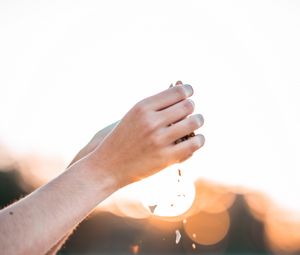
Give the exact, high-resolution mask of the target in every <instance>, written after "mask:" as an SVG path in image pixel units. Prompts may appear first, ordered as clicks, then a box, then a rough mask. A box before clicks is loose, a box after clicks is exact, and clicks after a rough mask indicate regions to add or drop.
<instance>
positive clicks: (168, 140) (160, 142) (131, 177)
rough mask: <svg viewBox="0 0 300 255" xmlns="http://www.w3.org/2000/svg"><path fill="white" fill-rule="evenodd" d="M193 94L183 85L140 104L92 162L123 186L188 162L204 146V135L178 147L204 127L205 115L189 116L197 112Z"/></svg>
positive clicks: (93, 154) (127, 115)
mask: <svg viewBox="0 0 300 255" xmlns="http://www.w3.org/2000/svg"><path fill="white" fill-rule="evenodd" d="M192 94H193V89H192V87H191V86H190V85H182V86H175V87H172V88H169V89H167V90H165V91H163V92H161V93H159V94H157V95H154V96H151V97H148V98H146V99H144V100H142V101H140V102H139V103H137V104H136V105H135V106H134V107H133V108H132V109H131V110H130V111H129V112H128V113H127V114H126V115H125V116H124V118H123V119H122V120H121V121H120V122H119V124H118V125H117V126H116V127H115V128H114V129H113V130H112V132H111V133H110V134H109V135H107V136H106V137H105V138H104V140H103V141H102V142H101V143H100V144H99V145H98V146H97V147H96V149H95V150H94V151H93V152H92V153H91V155H90V158H91V160H93V161H94V162H95V164H96V165H98V166H99V168H100V169H105V170H107V173H108V174H109V175H111V176H112V177H113V178H115V179H117V182H118V183H119V184H120V186H125V185H127V184H129V183H132V182H135V181H138V180H140V179H143V178H145V177H148V176H150V175H153V174H155V173H156V172H158V171H160V170H162V169H163V168H165V167H167V166H169V165H171V164H174V163H178V162H182V161H184V160H186V159H187V158H189V157H190V156H191V155H192V154H193V153H194V152H195V151H196V150H198V149H199V148H201V147H202V146H203V144H204V137H203V135H196V136H194V137H191V138H189V139H188V140H186V141H183V142H180V143H177V144H175V141H176V140H178V139H179V138H181V137H184V136H186V135H188V134H190V133H192V132H193V131H195V130H196V129H198V128H200V127H201V126H202V125H203V117H202V115H200V114H197V115H193V116H189V117H187V116H188V115H190V114H192V113H193V111H194V103H193V102H192V101H191V100H190V99H188V98H189V97H190V96H192ZM170 124H172V125H170ZM100 176H101V174H100Z"/></svg>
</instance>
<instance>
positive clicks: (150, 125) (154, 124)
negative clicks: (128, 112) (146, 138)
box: [141, 114, 159, 133]
mask: <svg viewBox="0 0 300 255" xmlns="http://www.w3.org/2000/svg"><path fill="white" fill-rule="evenodd" d="M141 121H142V128H143V129H144V130H145V131H146V132H147V133H148V132H153V131H155V130H157V129H158V127H159V123H158V121H157V120H156V119H155V118H153V117H152V116H151V115H150V114H145V115H144V116H143V118H142V119H141Z"/></svg>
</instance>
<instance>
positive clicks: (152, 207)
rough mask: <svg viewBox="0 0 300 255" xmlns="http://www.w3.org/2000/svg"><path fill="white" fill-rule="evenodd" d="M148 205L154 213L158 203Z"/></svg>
mask: <svg viewBox="0 0 300 255" xmlns="http://www.w3.org/2000/svg"><path fill="white" fill-rule="evenodd" d="M148 207H149V210H150V211H151V213H154V211H155V209H156V207H157V205H149V206H148Z"/></svg>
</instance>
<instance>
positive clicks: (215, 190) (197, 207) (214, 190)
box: [192, 180, 236, 213]
mask: <svg viewBox="0 0 300 255" xmlns="http://www.w3.org/2000/svg"><path fill="white" fill-rule="evenodd" d="M196 192H197V197H196V201H195V204H194V205H193V210H192V211H193V212H194V211H196V212H198V211H205V212H208V213H221V212H224V211H226V210H227V209H229V208H230V207H231V206H232V204H233V203H234V201H235V197H236V195H235V194H234V193H232V192H230V191H229V190H228V188H224V187H222V186H220V185H217V184H212V183H209V182H206V181H202V180H201V181H197V182H196Z"/></svg>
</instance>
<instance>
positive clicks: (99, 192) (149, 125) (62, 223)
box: [0, 86, 204, 254]
mask: <svg viewBox="0 0 300 255" xmlns="http://www.w3.org/2000/svg"><path fill="white" fill-rule="evenodd" d="M191 95H192V89H191V87H190V86H182V87H176V88H171V89H169V90H166V91H163V92H161V93H159V94H157V95H155V96H152V97H149V98H146V99H144V100H143V101H141V102H139V103H138V104H136V105H135V106H134V107H133V108H132V109H131V110H130V111H129V112H128V113H127V114H126V115H125V116H124V118H123V119H122V120H121V121H120V123H119V124H118V125H117V127H116V128H114V129H113V130H112V132H110V133H109V134H108V135H107V136H106V137H105V139H104V140H103V141H102V142H101V143H100V144H99V145H97V146H96V148H95V149H94V150H93V151H92V152H90V153H89V154H88V155H87V156H85V157H84V158H82V159H80V160H79V161H77V162H76V163H74V164H72V165H71V166H70V167H69V168H68V170H67V171H65V172H64V173H63V174H61V175H59V176H58V177H57V178H55V179H54V180H52V181H51V182H49V183H48V184H46V185H44V186H43V187H41V188H39V189H38V190H36V191H35V192H33V193H31V194H30V195H29V196H27V197H25V198H23V199H21V200H19V201H18V202H16V203H14V204H12V205H10V206H9V207H7V208H5V209H3V210H2V211H0V247H1V251H2V252H3V253H4V254H45V253H46V252H47V251H49V250H50V249H51V247H53V246H54V245H55V244H57V243H58V242H59V240H61V239H62V238H63V237H64V236H65V235H66V234H67V233H69V232H70V231H71V230H72V229H73V228H74V226H76V225H77V224H78V223H79V222H81V221H82V220H83V219H84V218H85V217H86V216H87V215H88V214H89V213H90V212H91V211H92V210H93V209H94V208H95V207H96V206H97V204H99V203H100V202H101V201H103V200H104V199H105V198H107V197H108V196H109V195H111V194H112V193H113V192H115V191H116V190H118V189H119V188H121V187H123V186H125V185H128V184H129V183H132V182H135V181H137V180H140V179H143V178H145V177H147V176H150V175H152V174H154V173H156V172H158V171H160V170H161V169H163V168H165V167H167V166H168V165H171V164H173V163H177V162H181V161H183V160H185V159H186V158H188V157H189V156H190V155H191V154H192V153H193V152H194V151H196V150H198V149H199V148H200V147H201V146H202V145H203V143H204V138H203V136H201V135H197V136H195V137H192V138H191V139H189V140H187V141H184V142H182V143H179V144H174V141H175V140H177V139H178V138H180V137H183V136H184V135H186V134H189V133H191V132H192V131H194V130H196V129H197V128H199V127H200V126H201V125H202V123H201V117H200V116H198V115H193V116H190V117H188V118H185V117H187V116H188V115H189V114H191V113H192V112H193V109H194V107H193V104H192V103H191V102H190V101H188V100H186V98H187V97H189V96H191ZM171 123H176V124H174V125H172V126H170V124H171ZM141 166H143V167H141Z"/></svg>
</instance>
